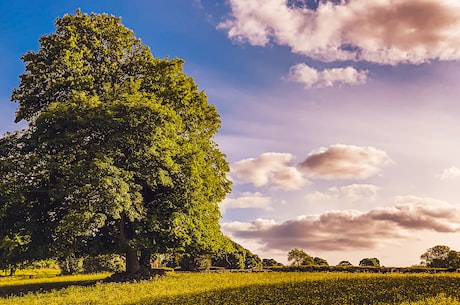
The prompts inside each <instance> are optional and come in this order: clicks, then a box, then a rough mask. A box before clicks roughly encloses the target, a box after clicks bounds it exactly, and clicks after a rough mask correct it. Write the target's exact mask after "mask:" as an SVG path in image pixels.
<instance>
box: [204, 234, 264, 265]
mask: <svg viewBox="0 0 460 305" xmlns="http://www.w3.org/2000/svg"><path fill="white" fill-rule="evenodd" d="M228 242H229V243H230V247H228V248H227V249H226V251H223V252H221V253H219V254H218V255H214V256H213V257H212V265H213V266H216V267H224V268H226V269H256V268H261V267H262V260H261V259H260V257H259V256H258V255H256V254H254V253H252V252H251V251H249V250H248V249H245V248H244V247H243V246H241V245H240V244H238V243H236V242H234V241H232V240H230V239H228Z"/></svg>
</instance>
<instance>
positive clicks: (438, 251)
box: [420, 245, 460, 268]
mask: <svg viewBox="0 0 460 305" xmlns="http://www.w3.org/2000/svg"><path fill="white" fill-rule="evenodd" d="M420 259H421V260H422V263H423V264H424V265H426V266H428V267H431V268H460V253H459V252H457V251H454V250H451V249H450V248H449V247H448V246H444V245H437V246H434V247H431V248H429V249H427V250H426V252H425V253H423V254H422V255H421V256H420Z"/></svg>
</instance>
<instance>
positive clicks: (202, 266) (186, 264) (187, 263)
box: [179, 254, 211, 272]
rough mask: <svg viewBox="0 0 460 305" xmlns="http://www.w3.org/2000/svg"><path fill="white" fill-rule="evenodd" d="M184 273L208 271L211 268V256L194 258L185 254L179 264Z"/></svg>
mask: <svg viewBox="0 0 460 305" xmlns="http://www.w3.org/2000/svg"><path fill="white" fill-rule="evenodd" d="M179 265H180V268H181V270H182V271H199V272H203V271H208V270H209V269H210V268H211V258H210V257H209V255H199V256H192V255H189V254H185V255H184V256H182V259H181V260H180V262H179Z"/></svg>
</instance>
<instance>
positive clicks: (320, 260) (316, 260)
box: [313, 257, 329, 266]
mask: <svg viewBox="0 0 460 305" xmlns="http://www.w3.org/2000/svg"><path fill="white" fill-rule="evenodd" d="M313 262H314V264H315V265H318V266H329V263H328V262H327V260H325V259H324V258H321V257H315V258H314V259H313Z"/></svg>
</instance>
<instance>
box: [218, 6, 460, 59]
mask: <svg viewBox="0 0 460 305" xmlns="http://www.w3.org/2000/svg"><path fill="white" fill-rule="evenodd" d="M228 2H229V4H230V7H231V14H230V16H229V17H228V18H227V19H226V20H224V21H223V22H222V23H220V24H219V25H218V28H220V29H224V30H226V31H227V32H228V36H229V37H230V38H232V39H234V40H236V41H238V42H242V43H243V42H244V43H249V44H252V45H258V46H265V45H267V44H269V43H271V42H274V43H276V44H279V45H286V46H289V47H290V48H291V49H292V52H295V53H299V54H304V55H306V56H309V57H311V58H314V59H318V60H322V61H336V60H342V61H345V60H364V61H369V62H374V63H380V64H392V65H395V64H399V63H424V62H427V61H429V60H434V59H437V60H458V59H460V31H459V30H458V29H459V28H460V1H457V0H410V1H409V0H373V1H369V0H352V1H340V2H339V3H334V2H332V1H319V6H318V8H317V9H316V10H311V9H308V8H306V7H293V6H289V5H288V1H286V0H251V1H249V0H229V1H228Z"/></svg>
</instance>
